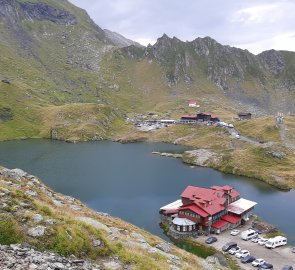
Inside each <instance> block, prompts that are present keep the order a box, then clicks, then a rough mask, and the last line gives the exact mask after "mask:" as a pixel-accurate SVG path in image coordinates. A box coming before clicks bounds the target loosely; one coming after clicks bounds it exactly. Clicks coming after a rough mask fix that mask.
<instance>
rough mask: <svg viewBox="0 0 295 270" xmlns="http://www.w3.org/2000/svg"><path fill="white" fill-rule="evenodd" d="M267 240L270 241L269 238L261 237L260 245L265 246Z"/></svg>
mask: <svg viewBox="0 0 295 270" xmlns="http://www.w3.org/2000/svg"><path fill="white" fill-rule="evenodd" d="M267 241H268V239H265V238H263V237H261V238H260V240H259V241H258V244H259V245H260V246H264V245H265V243H266V242H267Z"/></svg>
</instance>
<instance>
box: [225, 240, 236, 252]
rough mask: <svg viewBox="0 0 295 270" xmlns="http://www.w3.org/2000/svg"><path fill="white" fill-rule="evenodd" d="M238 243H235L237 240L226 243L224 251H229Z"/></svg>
mask: <svg viewBox="0 0 295 270" xmlns="http://www.w3.org/2000/svg"><path fill="white" fill-rule="evenodd" d="M237 245H238V244H237V243H235V242H229V243H227V244H225V245H224V246H223V247H222V251H224V252H227V251H229V250H230V249H231V248H233V247H236V246H237Z"/></svg>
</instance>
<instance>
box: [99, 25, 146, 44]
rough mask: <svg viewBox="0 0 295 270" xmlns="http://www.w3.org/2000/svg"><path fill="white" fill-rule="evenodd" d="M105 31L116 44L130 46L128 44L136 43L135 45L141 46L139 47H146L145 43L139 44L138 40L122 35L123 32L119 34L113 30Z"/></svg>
mask: <svg viewBox="0 0 295 270" xmlns="http://www.w3.org/2000/svg"><path fill="white" fill-rule="evenodd" d="M103 31H104V32H105V34H106V37H107V38H108V40H110V41H111V42H112V43H113V44H114V45H116V46H119V47H128V46H131V45H134V46H135V47H139V48H143V47H144V46H143V45H141V44H139V43H138V42H136V41H133V40H131V39H128V38H126V37H124V36H122V35H121V34H118V33H116V32H113V31H111V30H108V29H104V30H103Z"/></svg>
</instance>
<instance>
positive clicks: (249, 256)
mask: <svg viewBox="0 0 295 270" xmlns="http://www.w3.org/2000/svg"><path fill="white" fill-rule="evenodd" d="M255 260H256V258H255V257H254V256H252V255H247V256H246V257H244V258H242V259H241V262H242V263H250V262H253V261H255Z"/></svg>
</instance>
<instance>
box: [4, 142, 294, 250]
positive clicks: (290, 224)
mask: <svg viewBox="0 0 295 270" xmlns="http://www.w3.org/2000/svg"><path fill="white" fill-rule="evenodd" d="M182 150H183V148H182V147H180V146H175V145H169V144H161V143H158V144H151V143H150V144H149V143H136V144H119V143H113V142H87V143H79V144H69V143H65V142H58V141H48V140H25V141H10V142H1V143H0V164H1V165H3V166H6V167H8V168H22V169H23V170H25V171H28V172H30V173H31V174H34V175H36V176H38V177H39V178H40V179H42V180H43V182H44V183H45V184H46V185H48V186H50V187H52V188H53V189H54V190H56V191H58V192H61V193H63V194H67V195H71V196H73V197H76V198H78V199H80V200H81V201H83V202H85V203H86V204H87V205H88V206H90V207H92V208H94V209H95V210H97V211H103V212H108V213H110V214H111V215H113V216H118V217H120V218H122V219H124V220H126V221H128V222H131V223H134V224H135V225H137V226H139V227H141V228H144V229H145V230H147V231H150V232H152V233H154V234H157V235H158V236H160V237H165V236H164V235H163V233H162V230H161V229H160V228H159V226H158V222H159V216H158V210H159V208H160V207H161V206H163V205H165V204H167V203H169V202H171V201H173V200H176V199H178V198H179V195H180V193H181V192H182V191H183V189H184V188H185V187H186V186H187V185H197V186H202V187H210V186H212V185H225V184H229V185H232V186H233V187H235V188H236V189H237V190H239V191H240V193H241V195H242V197H244V198H247V199H250V200H254V201H256V202H258V205H257V207H256V209H255V212H256V213H257V214H258V215H259V216H261V217H262V218H263V219H264V220H266V221H267V222H270V223H272V224H275V225H277V226H278V227H279V228H280V229H281V230H282V231H284V232H286V233H287V234H288V240H289V243H292V244H293V245H294V244H295V192H294V190H291V191H288V192H286V191H280V190H277V189H275V188H273V187H271V186H269V185H267V184H265V183H263V182H260V181H257V180H254V179H249V178H244V177H237V176H233V175H228V174H223V173H220V172H218V171H214V170H212V169H209V168H193V169H192V168H190V167H189V166H186V165H184V164H183V163H182V162H181V161H180V160H178V159H173V158H166V157H160V156H157V155H153V154H152V153H151V152H152V151H167V152H169V151H170V152H173V151H175V152H178V151H182Z"/></svg>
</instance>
